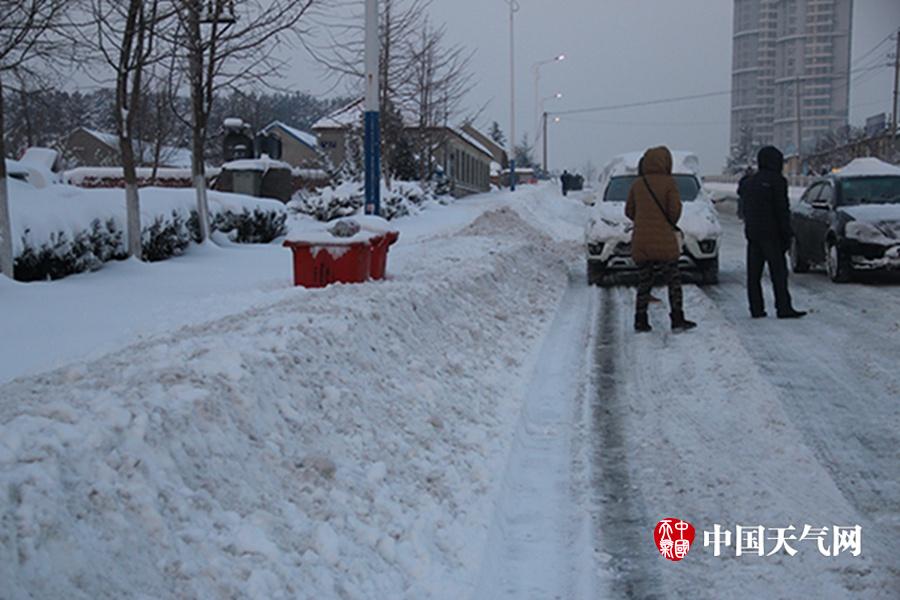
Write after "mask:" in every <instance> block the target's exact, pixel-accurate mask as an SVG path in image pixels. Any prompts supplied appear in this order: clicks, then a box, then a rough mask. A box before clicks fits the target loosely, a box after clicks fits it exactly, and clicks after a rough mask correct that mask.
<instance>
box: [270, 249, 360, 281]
mask: <svg viewBox="0 0 900 600" xmlns="http://www.w3.org/2000/svg"><path fill="white" fill-rule="evenodd" d="M284 246H285V247H286V248H290V249H291V251H292V252H293V254H294V285H298V286H303V287H307V288H322V287H325V286H327V285H329V284H331V283H363V282H364V281H366V280H367V279H368V278H369V273H370V270H371V264H372V247H371V245H370V242H353V243H347V244H341V243H330V244H312V243H310V242H291V241H286V242H284Z"/></svg>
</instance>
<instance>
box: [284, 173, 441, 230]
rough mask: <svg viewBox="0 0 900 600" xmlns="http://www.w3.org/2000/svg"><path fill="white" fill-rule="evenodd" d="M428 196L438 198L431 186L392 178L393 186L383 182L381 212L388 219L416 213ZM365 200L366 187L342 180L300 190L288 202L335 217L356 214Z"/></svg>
mask: <svg viewBox="0 0 900 600" xmlns="http://www.w3.org/2000/svg"><path fill="white" fill-rule="evenodd" d="M429 200H438V201H441V200H442V199H439V198H436V197H435V195H434V193H433V192H432V191H431V190H430V189H429V188H423V187H422V185H421V184H420V183H418V182H414V181H393V182H392V183H391V187H390V189H388V187H387V186H386V185H384V184H382V186H381V216H382V217H384V218H385V219H387V220H389V221H390V220H391V219H396V218H399V217H407V216H409V215H414V214H417V213H418V212H419V211H420V210H421V209H422V207H423V205H424V204H425V202H427V201H429ZM364 202H365V189H364V187H363V185H362V184H361V183H359V182H353V181H350V182H347V183H342V184H340V185H338V186H336V187H329V188H323V189H320V190H317V191H316V192H312V193H310V192H303V191H301V192H298V193H297V195H296V196H294V199H293V200H292V201H291V202H290V203H289V204H288V208H289V209H290V210H292V211H294V212H297V213H300V214H304V215H308V216H310V217H313V218H314V219H316V220H318V221H332V220H334V219H338V218H340V217H348V216H350V215H353V214H356V213H357V212H359V210H360V209H361V208H362V207H363V204H364Z"/></svg>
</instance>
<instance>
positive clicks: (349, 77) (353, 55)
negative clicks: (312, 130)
mask: <svg viewBox="0 0 900 600" xmlns="http://www.w3.org/2000/svg"><path fill="white" fill-rule="evenodd" d="M430 4H431V0H381V2H380V3H379V21H380V23H379V32H380V37H381V43H380V56H379V63H378V64H379V79H380V86H379V89H380V93H381V96H380V98H379V110H380V111H381V144H382V161H381V165H382V171H383V173H384V174H385V175H390V174H392V173H393V172H394V171H395V169H396V165H395V164H394V158H395V153H394V151H393V149H394V148H395V147H396V146H398V145H400V144H402V143H404V142H405V141H406V140H405V139H404V138H405V135H406V132H405V128H406V126H407V125H409V124H411V123H410V121H411V120H412V118H411V115H410V112H409V110H408V109H409V108H410V106H409V104H408V100H409V99H410V93H409V89H408V88H409V84H410V78H411V77H412V76H413V69H412V65H413V59H412V57H411V56H410V49H411V47H412V45H413V42H414V40H416V39H417V38H418V36H419V32H420V31H421V30H422V29H423V28H424V27H425V26H426V23H427V19H426V15H427V12H428V8H429V6H430ZM364 8H365V6H364V2H362V1H361V0H335V1H334V2H333V3H332V4H331V5H330V9H329V10H328V11H327V13H320V14H318V15H316V20H317V22H318V24H319V25H320V27H319V28H318V31H319V36H318V37H317V38H313V39H309V40H305V43H306V46H307V49H308V50H309V51H310V53H311V54H312V56H313V57H314V58H315V59H316V60H318V61H319V62H320V63H321V64H322V66H323V67H324V68H325V74H326V76H328V77H331V78H333V79H334V80H335V83H336V84H337V83H341V82H343V83H347V84H349V85H350V86H352V87H353V88H356V89H361V88H362V84H363V80H364V77H365V71H364V64H365V61H364V56H365V44H364V41H365V36H364V25H365V20H364V18H363V12H364ZM386 179H389V178H386Z"/></svg>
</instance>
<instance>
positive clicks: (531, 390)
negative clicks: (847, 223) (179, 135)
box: [0, 185, 900, 600]
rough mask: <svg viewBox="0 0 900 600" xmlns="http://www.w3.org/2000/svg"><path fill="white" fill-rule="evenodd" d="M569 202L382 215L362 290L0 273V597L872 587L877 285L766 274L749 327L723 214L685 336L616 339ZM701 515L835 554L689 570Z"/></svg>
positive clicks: (224, 253) (723, 561)
mask: <svg viewBox="0 0 900 600" xmlns="http://www.w3.org/2000/svg"><path fill="white" fill-rule="evenodd" d="M707 187H712V186H710V185H708V186H707ZM732 187H733V186H732ZM723 192H725V193H727V192H728V190H723ZM588 211H589V209H587V208H586V207H585V206H584V205H583V203H582V202H581V200H580V198H579V197H578V196H577V195H572V196H570V198H568V199H563V198H562V197H561V196H560V195H559V193H558V191H557V190H556V188H555V187H554V186H542V187H537V188H522V189H521V190H520V191H519V192H517V193H516V194H508V193H497V194H488V195H484V196H479V197H476V198H472V199H468V200H463V201H460V202H458V203H456V204H454V205H452V206H449V207H439V208H435V209H432V210H429V211H426V212H424V213H422V214H420V215H417V216H415V217H411V218H408V219H400V220H398V221H396V222H395V223H396V224H397V225H398V227H399V229H400V231H401V239H400V242H399V243H398V245H397V246H395V247H394V249H392V251H391V259H390V264H389V275H390V277H389V279H388V280H387V281H385V282H378V283H370V284H365V285H361V286H333V287H330V288H327V289H325V290H314V291H310V290H300V289H294V288H292V287H291V286H290V256H289V254H288V253H287V250H285V249H283V248H281V247H279V246H277V245H272V246H235V245H230V244H227V243H222V244H221V245H212V244H210V245H208V246H204V247H195V248H192V249H191V251H190V252H189V253H188V254H187V255H186V256H184V257H179V258H175V259H172V260H169V261H165V262H163V263H157V264H154V265H144V264H139V263H119V264H112V265H109V266H108V267H107V268H106V269H104V270H103V271H100V272H98V273H92V274H85V275H77V276H73V277H69V278H67V279H65V280H61V281H58V282H53V283H40V284H28V285H25V284H15V283H11V282H9V281H3V282H0V296H2V297H3V298H4V306H3V311H2V313H0V340H2V342H0V343H2V344H3V345H2V347H0V350H2V353H0V358H2V360H0V368H2V369H3V371H2V380H3V381H4V382H5V383H0V482H2V487H3V489H4V490H6V491H7V493H6V494H4V495H3V497H2V498H3V499H2V500H0V581H2V582H4V586H5V587H4V588H3V590H2V591H0V597H4V598H5V596H4V592H5V593H6V595H8V596H9V597H11V598H20V597H67V598H158V597H197V598H219V597H234V598H266V599H268V598H316V599H331V598H341V599H344V598H359V599H379V600H380V599H383V598H391V599H393V598H410V599H417V600H418V599H429V598H431V599H443V598H454V599H456V598H465V599H468V600H494V599H502V598H517V599H519V598H523V599H526V598H527V599H540V600H543V599H547V598H560V599H566V600H568V599H582V598H583V599H588V598H651V597H656V598H685V597H696V598H716V599H722V598H724V599H730V598H735V599H738V598H748V597H754V598H756V597H767V598H768V597H772V598H789V597H815V598H848V597H853V598H896V590H897V589H900V571H898V567H897V560H896V557H897V556H898V555H900V547H898V542H897V540H898V539H900V488H898V481H900V472H898V470H897V469H898V467H897V465H898V464H900V455H898V454H897V448H900V434H898V431H900V408H898V405H897V402H896V399H897V398H898V397H900V374H898V372H897V369H896V364H895V363H896V349H897V343H896V339H897V338H898V334H900V308H898V305H897V303H896V302H895V298H896V293H895V292H896V285H895V284H891V283H887V284H884V283H882V284H878V285H874V284H872V283H858V284H851V285H845V286H837V285H834V284H831V283H830V282H829V281H828V280H827V278H825V277H824V276H822V275H821V274H818V273H810V274H808V275H803V276H795V277H792V279H791V281H792V286H793V290H794V294H795V299H796V304H797V305H798V307H800V308H809V309H811V311H812V313H811V315H810V316H809V317H807V318H806V319H804V320H802V321H797V322H787V323H786V322H783V321H778V320H776V319H774V318H773V319H766V320H761V321H756V320H751V319H750V318H749V315H748V314H747V311H746V307H745V302H746V301H745V298H744V296H745V292H744V286H743V284H742V276H743V259H742V255H743V242H742V234H741V230H740V225H739V223H738V221H737V220H736V218H734V217H733V216H731V215H730V214H729V211H728V210H724V208H723V211H722V212H723V215H722V223H723V227H724V237H723V240H724V245H723V250H722V283H721V285H719V286H710V287H705V288H696V287H688V288H687V289H686V307H687V313H688V316H689V317H692V318H696V319H697V320H698V321H700V328H699V329H698V330H696V331H694V332H691V333H688V334H684V335H679V336H673V335H671V334H669V333H668V332H667V327H666V321H667V315H666V310H667V309H666V307H665V305H662V306H654V307H653V308H652V314H651V320H652V323H653V325H654V328H655V329H654V332H653V333H651V334H646V335H641V336H638V335H635V334H634V333H633V331H632V329H631V324H632V323H631V320H632V311H633V291H631V290H627V289H622V288H619V289H592V288H588V287H587V286H586V285H585V282H584V277H583V270H584V263H583V254H582V252H583V251H582V248H581V245H580V242H581V240H582V238H583V227H584V223H585V221H586V219H587V213H588ZM767 297H768V296H767ZM7 299H8V300H9V302H6V300H7ZM51 369H52V370H51ZM673 516H674V517H681V518H684V519H686V520H688V521H690V522H692V523H693V524H694V525H695V526H696V527H697V539H695V542H694V545H693V548H692V550H691V552H690V554H689V555H688V557H687V558H686V559H685V560H684V561H681V562H680V563H673V562H669V561H666V560H664V559H663V558H661V557H660V556H659V553H658V552H657V550H656V548H655V546H654V544H653V529H654V526H655V524H656V523H657V521H659V520H660V519H661V518H664V517H673ZM717 523H718V524H720V525H722V526H723V527H726V528H731V529H732V531H733V530H734V527H735V526H736V525H745V526H758V525H762V526H766V527H770V528H773V527H788V526H791V525H793V526H795V527H797V528H798V530H797V531H795V532H794V533H795V534H796V535H797V536H799V535H800V533H801V531H802V529H803V525H805V524H811V525H814V526H816V527H823V526H828V527H831V526H835V525H841V526H848V525H857V524H858V525H861V526H862V531H863V533H862V554H861V556H859V557H854V556H850V555H848V554H847V553H846V552H845V553H844V555H843V556H840V557H837V558H835V557H823V556H821V555H820V554H819V552H818V551H817V549H816V545H815V542H814V541H813V542H810V541H806V542H802V543H794V544H793V546H794V547H795V548H797V549H798V550H799V553H798V554H797V555H796V556H793V557H791V556H788V555H785V554H783V553H780V554H777V555H775V556H771V557H758V556H742V557H739V558H736V557H735V556H734V551H733V545H732V548H730V549H726V550H725V552H724V553H723V556H720V557H715V556H713V555H712V552H711V549H709V548H704V547H703V532H704V531H708V530H712V528H713V526H714V524H717ZM771 543H772V542H771V541H769V542H768V543H767V544H768V545H767V548H768V549H771Z"/></svg>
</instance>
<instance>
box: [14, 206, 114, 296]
mask: <svg viewBox="0 0 900 600" xmlns="http://www.w3.org/2000/svg"><path fill="white" fill-rule="evenodd" d="M30 233H31V231H30V230H28V229H26V230H25V234H24V235H23V236H22V246H23V251H22V252H21V253H20V254H19V255H18V256H16V258H15V261H14V264H13V269H14V276H15V278H16V279H18V280H19V281H37V280H41V279H60V278H62V277H65V276H66V275H71V274H73V273H81V272H84V271H96V270H97V269H99V268H100V267H101V266H102V265H103V263H104V262H106V261H108V260H113V259H117V258H124V257H125V245H124V243H123V233H122V230H121V229H119V228H118V227H117V226H116V222H115V220H114V219H108V220H106V221H101V220H100V219H94V221H93V222H92V223H91V227H90V229H87V230H84V231H81V232H79V233H78V234H76V235H75V236H74V238H72V239H70V238H69V236H68V235H67V234H66V232H64V231H60V232H56V233H51V234H50V240H49V241H47V242H44V243H41V244H33V243H32V241H31V240H30Z"/></svg>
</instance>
